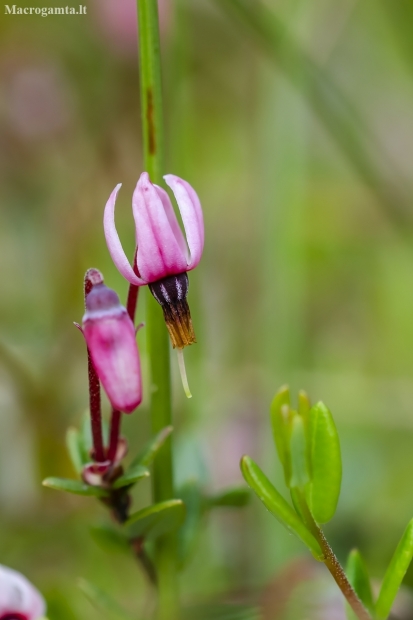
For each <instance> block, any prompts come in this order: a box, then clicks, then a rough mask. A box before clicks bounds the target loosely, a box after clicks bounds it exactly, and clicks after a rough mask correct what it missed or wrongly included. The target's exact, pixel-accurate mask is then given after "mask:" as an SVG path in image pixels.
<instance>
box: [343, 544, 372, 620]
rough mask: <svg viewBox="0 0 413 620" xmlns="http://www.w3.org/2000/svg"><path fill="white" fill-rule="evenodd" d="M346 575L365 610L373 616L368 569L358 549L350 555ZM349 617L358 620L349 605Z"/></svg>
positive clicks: (350, 619) (351, 619)
mask: <svg viewBox="0 0 413 620" xmlns="http://www.w3.org/2000/svg"><path fill="white" fill-rule="evenodd" d="M346 574H347V577H348V580H349V582H350V583H351V585H352V586H353V588H354V590H355V592H356V594H357V596H358V597H359V599H360V600H361V602H362V603H363V605H364V606H365V608H366V609H368V611H369V612H370V613H371V614H373V610H374V603H373V594H372V591H371V585H370V578H369V574H368V571H367V567H366V565H365V563H364V560H363V558H362V557H361V553H360V551H359V550H358V549H353V550H352V551H350V553H349V556H348V559H347V567H346ZM347 616H348V618H349V620H357V618H356V616H355V615H354V612H353V611H352V609H351V608H350V606H349V605H347Z"/></svg>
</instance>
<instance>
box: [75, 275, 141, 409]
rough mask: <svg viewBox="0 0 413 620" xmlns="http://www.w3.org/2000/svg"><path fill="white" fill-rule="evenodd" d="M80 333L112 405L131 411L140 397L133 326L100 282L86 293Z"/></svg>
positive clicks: (113, 296)
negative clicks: (81, 331)
mask: <svg viewBox="0 0 413 620" xmlns="http://www.w3.org/2000/svg"><path fill="white" fill-rule="evenodd" d="M83 333H84V336H85V339H86V343H87V346H88V349H89V352H90V355H91V358H92V362H93V365H94V367H95V369H96V372H97V374H98V377H99V379H100V381H101V383H102V385H103V388H104V390H105V392H106V394H107V395H108V398H109V400H110V402H111V405H112V407H113V408H114V409H118V410H119V411H123V412H124V413H131V412H132V411H133V410H134V409H135V408H136V407H137V406H138V405H139V404H140V402H141V400H142V380H141V368H140V360H139V352H138V346H137V344H136V334H135V328H134V325H133V323H132V321H131V319H130V318H129V315H128V313H127V312H126V309H125V308H124V307H123V306H122V305H121V304H120V302H119V297H118V296H117V294H116V293H115V291H113V290H111V289H109V288H108V287H107V286H105V285H104V284H103V283H100V284H97V285H95V286H93V288H92V289H91V291H90V292H89V294H88V295H86V312H85V315H84V316H83Z"/></svg>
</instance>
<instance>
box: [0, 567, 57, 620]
mask: <svg viewBox="0 0 413 620" xmlns="http://www.w3.org/2000/svg"><path fill="white" fill-rule="evenodd" d="M45 613H46V605H45V602H44V599H43V597H42V595H41V594H40V592H39V591H38V590H37V589H36V588H35V587H34V586H33V585H32V584H31V583H30V581H28V580H27V579H26V577H24V576H23V575H21V574H20V573H18V572H17V571H15V570H12V569H11V568H7V567H6V566H1V565H0V615H1V616H2V615H5V614H10V615H13V614H15V615H16V617H19V616H21V617H22V618H27V620H40V618H42V616H44V615H45Z"/></svg>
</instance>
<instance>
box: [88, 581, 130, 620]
mask: <svg viewBox="0 0 413 620" xmlns="http://www.w3.org/2000/svg"><path fill="white" fill-rule="evenodd" d="M78 585H79V588H80V589H81V590H82V592H83V594H85V596H87V598H88V599H89V601H90V602H91V603H92V605H94V606H95V607H96V608H97V609H98V610H99V611H103V612H106V613H105V616H106V617H107V618H109V619H110V620H113V619H114V618H116V619H117V620H136V616H135V615H134V614H130V613H129V612H127V611H125V610H124V609H123V608H122V607H121V606H120V605H119V603H117V602H116V601H114V600H113V599H112V598H111V597H110V596H108V594H107V593H106V591H105V590H101V589H100V588H98V587H97V586H95V585H93V584H92V583H90V582H88V581H86V580H85V579H79V581H78Z"/></svg>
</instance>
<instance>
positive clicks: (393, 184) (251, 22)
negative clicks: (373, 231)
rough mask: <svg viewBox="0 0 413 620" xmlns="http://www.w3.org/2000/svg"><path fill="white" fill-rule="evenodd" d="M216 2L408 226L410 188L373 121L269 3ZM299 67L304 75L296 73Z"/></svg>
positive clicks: (395, 217)
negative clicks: (240, 25)
mask: <svg viewBox="0 0 413 620" xmlns="http://www.w3.org/2000/svg"><path fill="white" fill-rule="evenodd" d="M216 1H217V4H218V5H219V7H220V8H221V9H222V10H226V11H228V12H230V13H231V16H232V14H233V13H235V14H236V15H237V16H238V18H239V20H240V22H242V23H243V24H244V26H245V28H246V31H247V32H248V33H249V34H250V35H251V39H255V40H256V41H258V43H260V45H261V48H262V50H263V51H264V52H265V53H267V54H268V55H269V57H270V58H271V60H272V61H273V62H274V64H275V66H276V67H277V69H278V68H279V69H281V71H283V72H284V73H285V75H286V77H287V79H289V80H290V81H291V83H292V84H293V85H294V87H295V88H296V89H297V90H300V91H301V94H302V95H303V96H304V97H305V101H306V103H307V104H308V105H309V107H310V108H311V109H312V111H313V112H314V114H315V115H316V117H317V118H318V119H319V121H320V123H321V124H322V125H323V126H324V128H325V129H326V131H327V132H328V133H329V135H330V137H331V138H332V140H333V142H335V143H336V145H337V146H338V147H339V149H340V150H341V152H342V154H343V155H344V156H345V157H346V158H347V160H348V161H349V163H350V164H351V165H352V166H353V168H354V169H355V170H356V172H357V173H358V174H359V176H360V178H362V179H363V181H364V182H365V183H366V184H367V185H368V186H369V187H370V188H371V189H372V191H373V192H374V193H375V195H376V197H377V199H378V204H381V206H382V207H383V210H384V211H385V213H386V215H387V216H388V218H389V219H390V221H392V222H393V223H395V224H398V225H400V224H404V225H406V224H409V223H410V218H409V214H410V211H409V208H408V207H409V201H408V200H409V199H408V196H407V195H406V192H405V191H404V187H406V183H404V182H403V180H402V179H400V174H399V171H398V170H397V168H396V167H395V166H394V163H393V162H392V161H391V158H390V157H389V155H388V153H387V152H386V151H385V149H383V145H382V144H380V141H379V140H378V137H377V135H376V134H375V133H374V132H373V131H372V130H371V127H370V126H369V122H368V119H366V118H365V117H364V116H363V115H362V114H360V111H359V110H358V109H357V108H356V107H355V106H354V103H353V101H351V100H349V99H348V97H347V94H346V93H345V92H344V91H343V90H342V89H341V88H340V86H339V84H338V83H337V82H336V81H335V80H334V78H333V76H332V75H330V73H329V72H328V70H326V69H325V68H324V67H322V66H320V65H319V64H318V63H316V62H314V60H313V59H312V58H311V57H310V56H309V55H308V54H307V53H306V51H305V49H304V48H303V47H302V46H301V45H300V43H299V41H298V39H297V38H296V37H295V36H294V35H293V33H292V32H290V31H289V29H288V28H287V27H286V25H285V24H284V23H283V21H282V20H281V19H280V17H279V16H278V14H277V13H276V12H275V11H274V10H272V9H271V8H270V7H269V6H267V4H266V3H265V2H262V1H261V2H259V1H258V0H216ZM405 21H406V20H405ZM296 67H299V68H300V70H299V71H297V70H296ZM303 76H304V78H303ZM303 89H305V90H303Z"/></svg>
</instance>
